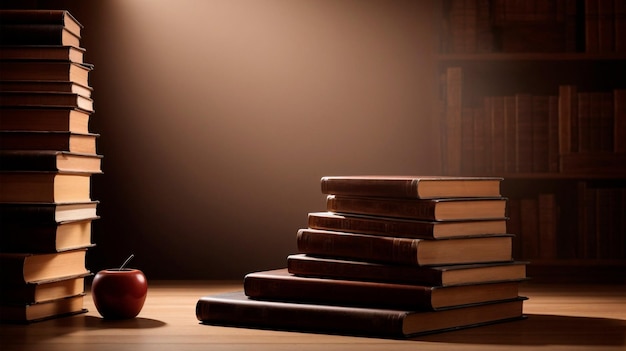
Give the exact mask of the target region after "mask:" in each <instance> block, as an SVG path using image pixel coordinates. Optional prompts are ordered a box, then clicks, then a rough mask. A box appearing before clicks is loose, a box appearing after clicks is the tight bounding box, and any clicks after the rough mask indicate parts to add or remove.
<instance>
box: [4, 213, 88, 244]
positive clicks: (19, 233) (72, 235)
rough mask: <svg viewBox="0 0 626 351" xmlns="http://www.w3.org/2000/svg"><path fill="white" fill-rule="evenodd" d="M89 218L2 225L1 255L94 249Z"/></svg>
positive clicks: (15, 222) (10, 222) (6, 222)
mask: <svg viewBox="0 0 626 351" xmlns="http://www.w3.org/2000/svg"><path fill="white" fill-rule="evenodd" d="M98 218H99V217H96V218H89V219H83V220H76V221H67V222H62V223H50V224H32V223H31V222H30V221H29V222H19V221H4V220H3V221H2V223H0V231H1V232H2V235H0V249H1V250H2V252H16V253H19V252H31V253H51V252H61V251H68V250H74V249H79V248H86V247H91V246H94V244H93V243H92V237H91V234H92V221H94V220H96V219H98Z"/></svg>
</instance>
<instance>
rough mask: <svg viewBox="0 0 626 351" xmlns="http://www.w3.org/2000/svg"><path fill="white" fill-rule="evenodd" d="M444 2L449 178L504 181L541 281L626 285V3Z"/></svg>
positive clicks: (522, 243) (522, 244)
mask: <svg viewBox="0 0 626 351" xmlns="http://www.w3.org/2000/svg"><path fill="white" fill-rule="evenodd" d="M441 4H442V5H441V9H440V10H441V11H440V21H439V23H440V28H439V30H438V33H439V36H440V53H441V55H440V57H439V64H438V70H439V75H440V80H439V82H440V83H439V87H440V101H439V104H438V106H439V111H440V120H441V130H442V136H443V137H442V140H443V142H442V147H441V149H442V165H443V168H444V169H443V173H444V174H449V175H476V176H481V175H492V176H501V177H504V178H505V179H506V180H507V181H506V182H505V183H503V193H504V195H505V196H507V197H509V198H510V214H509V215H510V219H511V220H510V221H509V226H510V227H511V231H515V232H516V233H519V234H520V235H519V238H518V239H516V246H515V247H516V253H517V257H518V258H520V259H531V260H532V261H533V262H536V264H533V265H531V266H529V272H531V273H533V275H534V276H536V277H537V279H539V280H541V278H542V277H543V276H545V280H547V281H553V279H554V278H558V279H560V280H572V281H592V280H593V281H596V280H601V281H606V282H609V281H611V282H615V281H618V282H624V278H623V275H622V274H619V270H620V269H622V270H623V269H624V268H626V223H625V222H624V221H625V220H624V218H622V217H623V216H622V215H620V214H621V213H626V197H625V194H626V143H625V141H626V85H625V84H626V70H624V69H623V67H624V66H625V65H626V40H625V38H626V6H625V5H626V3H624V2H622V1H616V0H564V1H560V0H559V1H557V0H548V1H539V0H525V1H506V0H491V1H489V0H475V1H461V0H446V1H443V2H441ZM515 223H521V224H519V225H516V224H515ZM536 260H540V261H536ZM539 263H541V264H539ZM550 267H552V268H554V269H552V268H550ZM581 268H584V269H581ZM582 272H584V273H582ZM616 272H618V273H617V274H616Z"/></svg>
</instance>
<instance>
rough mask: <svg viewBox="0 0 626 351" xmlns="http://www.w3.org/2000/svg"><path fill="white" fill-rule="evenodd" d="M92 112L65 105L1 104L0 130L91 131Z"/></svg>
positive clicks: (84, 132) (83, 132)
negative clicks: (27, 105)
mask: <svg viewBox="0 0 626 351" xmlns="http://www.w3.org/2000/svg"><path fill="white" fill-rule="evenodd" d="M90 116H91V113H90V112H88V111H83V110H79V109H71V108H65V107H51V106H48V107H29V108H25V107H23V106H20V107H17V106H16V107H6V106H0V130H5V131H33V132H34V131H37V132H72V133H76V134H86V133H89V117H90Z"/></svg>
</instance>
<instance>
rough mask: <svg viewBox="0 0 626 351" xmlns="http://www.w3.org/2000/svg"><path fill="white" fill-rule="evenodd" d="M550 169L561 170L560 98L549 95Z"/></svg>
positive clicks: (551, 171) (552, 170) (555, 171)
mask: <svg viewBox="0 0 626 351" xmlns="http://www.w3.org/2000/svg"><path fill="white" fill-rule="evenodd" d="M548 171H549V172H550V173H557V172H559V98H558V97H557V96H556V95H551V96H549V97H548Z"/></svg>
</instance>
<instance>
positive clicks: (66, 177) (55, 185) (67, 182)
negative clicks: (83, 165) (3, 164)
mask: <svg viewBox="0 0 626 351" xmlns="http://www.w3.org/2000/svg"><path fill="white" fill-rule="evenodd" d="M90 180H91V175H90V174H89V173H61V172H11V171H8V172H6V171H5V172H0V184H2V192H0V202H27V203H32V202H57V203H63V202H84V201H90V200H91V183H90Z"/></svg>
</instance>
